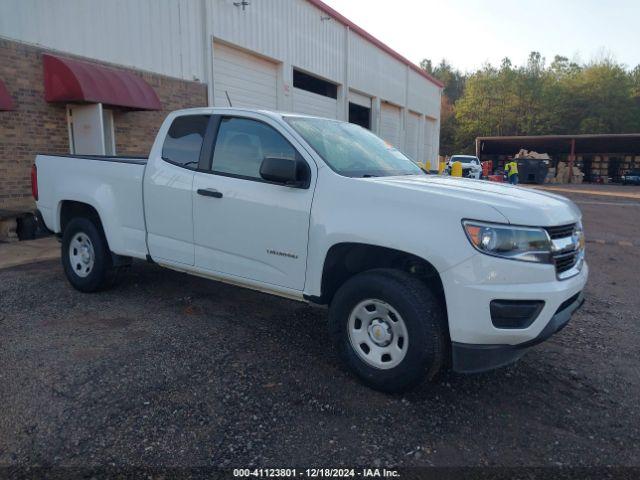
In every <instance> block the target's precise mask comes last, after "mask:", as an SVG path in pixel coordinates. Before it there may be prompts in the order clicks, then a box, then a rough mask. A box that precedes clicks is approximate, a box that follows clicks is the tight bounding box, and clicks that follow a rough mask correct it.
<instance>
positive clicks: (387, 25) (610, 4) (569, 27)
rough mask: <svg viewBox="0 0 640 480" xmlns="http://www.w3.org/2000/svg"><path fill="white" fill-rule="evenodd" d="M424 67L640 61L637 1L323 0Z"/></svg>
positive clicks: (639, 7)
mask: <svg viewBox="0 0 640 480" xmlns="http://www.w3.org/2000/svg"><path fill="white" fill-rule="evenodd" d="M324 2H325V3H327V4H328V5H330V6H331V7H332V8H334V9H335V10H337V11H338V12H340V13H341V14H342V15H344V16H345V17H347V18H348V19H350V20H351V21H353V22H354V23H355V24H357V25H358V26H360V27H362V28H364V29H365V30H367V31H368V32H369V33H371V34H372V35H373V36H374V37H376V38H378V39H379V40H381V41H382V42H384V43H386V44H387V45H389V46H390V47H391V48H393V49H394V50H396V51H397V52H399V53H400V54H402V55H404V56H405V57H407V58H408V59H409V60H411V61H413V62H415V63H419V62H420V60H422V59H423V58H430V59H431V60H432V62H433V63H434V64H437V63H439V62H440V60H441V59H443V58H446V59H447V61H448V62H449V63H451V64H452V65H453V66H454V67H457V68H459V69H460V70H462V71H463V72H465V71H473V70H475V69H477V68H479V67H481V66H482V65H483V64H484V63H486V62H490V63H492V64H493V65H499V64H500V62H501V60H502V59H503V58H504V57H509V58H510V59H511V61H512V63H514V64H515V65H522V64H524V63H525V62H526V60H527V57H528V56H529V52H531V51H533V50H536V51H539V52H540V53H541V54H542V56H543V57H545V58H546V60H547V63H550V62H551V61H552V60H553V57H554V56H555V55H562V56H565V57H568V58H569V59H572V60H578V61H579V62H580V63H585V62H589V61H590V60H593V59H597V58H601V57H603V56H612V57H613V58H614V59H615V60H617V61H618V62H621V63H624V64H626V66H627V67H630V68H633V67H635V66H636V65H638V64H640V0H555V1H554V0H511V1H508V0H324Z"/></svg>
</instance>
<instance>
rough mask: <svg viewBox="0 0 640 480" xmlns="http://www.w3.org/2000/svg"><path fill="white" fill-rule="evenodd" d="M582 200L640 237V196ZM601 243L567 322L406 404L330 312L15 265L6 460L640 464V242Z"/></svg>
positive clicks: (134, 277)
mask: <svg viewBox="0 0 640 480" xmlns="http://www.w3.org/2000/svg"><path fill="white" fill-rule="evenodd" d="M571 196H572V197H573V198H574V199H576V200H577V201H578V202H580V203H579V204H580V206H581V207H582V208H583V210H584V212H585V227H586V231H587V234H588V235H589V236H590V237H593V238H598V237H603V236H604V235H608V236H609V237H611V236H613V237H616V238H617V239H623V240H625V239H630V238H631V239H633V238H638V234H639V233H640V231H639V230H640V227H639V225H640V223H639V222H638V220H639V219H640V202H631V201H629V200H625V201H624V202H621V201H620V202H618V201H616V200H615V199H614V200H611V199H603V198H602V197H599V198H592V197H588V196H586V195H584V194H579V195H571ZM585 202H586V203H585ZM611 203H619V204H618V205H611ZM622 203H624V205H622ZM617 232H621V233H617ZM618 237H619V238H618ZM588 248H589V250H588V261H589V262H590V266H591V272H592V273H591V278H590V282H589V284H588V287H587V291H586V293H587V302H586V303H585V305H584V307H583V308H582V310H580V311H579V312H578V313H577V314H576V315H575V316H574V318H573V320H572V322H571V323H570V324H569V326H567V328H565V329H564V330H563V331H562V332H560V333H559V334H558V335H556V336H555V337H553V338H552V339H551V340H549V341H548V342H546V343H544V344H542V345H539V346H537V347H535V348H534V349H532V350H531V351H530V352H528V353H527V355H525V357H524V358H523V359H522V360H521V361H520V362H519V363H518V364H517V365H515V366H512V367H508V368H503V369H500V370H497V371H494V372H490V373H485V374H481V375H474V376H463V375H456V374H451V373H448V374H444V375H443V376H442V377H441V378H440V379H439V380H438V382H436V383H431V384H425V385H423V386H422V387H421V388H420V389H418V390H416V391H414V392H411V393H410V394H405V395H403V396H391V395H385V394H381V393H378V392H375V391H372V390H369V389H367V388H365V387H363V386H362V385H360V384H359V383H358V382H357V381H356V380H355V379H354V378H353V377H352V376H351V375H350V374H348V373H347V372H345V371H344V370H343V368H342V366H341V364H340V363H339V361H338V359H337V358H336V356H335V353H334V351H333V349H332V347H331V345H330V343H329V338H328V334H327V329H326V311H325V310H323V309H318V308H313V307H309V306H306V305H304V304H298V303H294V302H290V301H287V300H283V299H279V298H275V297H270V296H267V295H264V294H260V293H255V292H251V291H246V290H242V289H240V288H235V287H231V286H227V285H223V284H220V283H216V282H211V281H207V280H204V279H200V278H196V277H190V276H186V275H183V274H179V273H175V272H171V271H168V270H163V269H160V268H158V267H156V266H153V265H148V264H144V263H139V264H135V265H134V266H133V267H132V269H131V272H130V274H129V275H128V276H127V277H126V278H125V280H124V281H123V282H122V283H121V284H120V285H119V286H118V287H117V288H116V289H114V290H111V291H109V292H104V293H100V294H89V295H87V294H81V293H79V292H76V291H75V290H73V289H72V288H71V287H70V286H69V285H68V284H67V283H66V281H65V279H64V276H63V273H62V269H61V267H60V265H59V264H58V263H57V262H55V261H50V262H44V263H39V264H33V265H29V266H22V267H15V268H11V269H6V270H0V332H1V333H0V385H1V388H0V406H1V407H2V409H1V411H0V465H44V466H51V465H61V466H87V465H96V466H97V465H117V466H122V465H138V466H158V467H166V466H178V467H180V466H190V467H192V466H218V467H220V466H227V467H228V466H235V467H247V466H262V467H266V466H289V467H290V466H298V467H318V466H321V467H326V466H356V465H359V466H424V465H436V466H469V465H473V466H523V465H527V466H560V465H563V466H566V465H571V466H594V465H618V466H640V456H639V455H640V454H639V452H640V405H639V402H638V399H639V398H640V356H639V351H640V350H639V347H638V345H639V344H640V342H639V340H640V338H639V337H640V335H639V333H638V332H639V330H640V316H639V314H638V312H639V311H640V295H638V292H639V290H638V278H639V274H638V272H639V271H640V249H639V248H637V247H627V248H622V247H615V246H612V245H598V244H589V246H588Z"/></svg>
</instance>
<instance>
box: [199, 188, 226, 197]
mask: <svg viewBox="0 0 640 480" xmlns="http://www.w3.org/2000/svg"><path fill="white" fill-rule="evenodd" d="M198 195H203V196H205V197H213V198H222V192H219V191H218V190H216V189H215V188H199V189H198Z"/></svg>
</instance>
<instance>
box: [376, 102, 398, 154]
mask: <svg viewBox="0 0 640 480" xmlns="http://www.w3.org/2000/svg"><path fill="white" fill-rule="evenodd" d="M380 137H382V138H383V139H384V140H386V141H387V142H389V143H390V144H391V145H393V146H394V147H396V148H400V146H401V145H400V108H399V107H396V106H395V105H391V104H390V103H383V104H382V105H381V107H380Z"/></svg>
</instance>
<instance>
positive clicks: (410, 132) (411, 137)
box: [404, 112, 424, 163]
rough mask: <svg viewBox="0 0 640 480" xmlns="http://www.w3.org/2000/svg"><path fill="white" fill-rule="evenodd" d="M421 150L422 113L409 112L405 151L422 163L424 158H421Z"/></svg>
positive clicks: (415, 160)
mask: <svg viewBox="0 0 640 480" xmlns="http://www.w3.org/2000/svg"><path fill="white" fill-rule="evenodd" d="M419 152H420V115H418V114H417V113H413V112H409V115H407V135H406V138H405V147H404V153H406V154H407V155H408V156H409V158H411V160H413V161H414V162H418V163H422V162H423V161H424V160H423V159H421V158H419V157H418V155H419Z"/></svg>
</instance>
